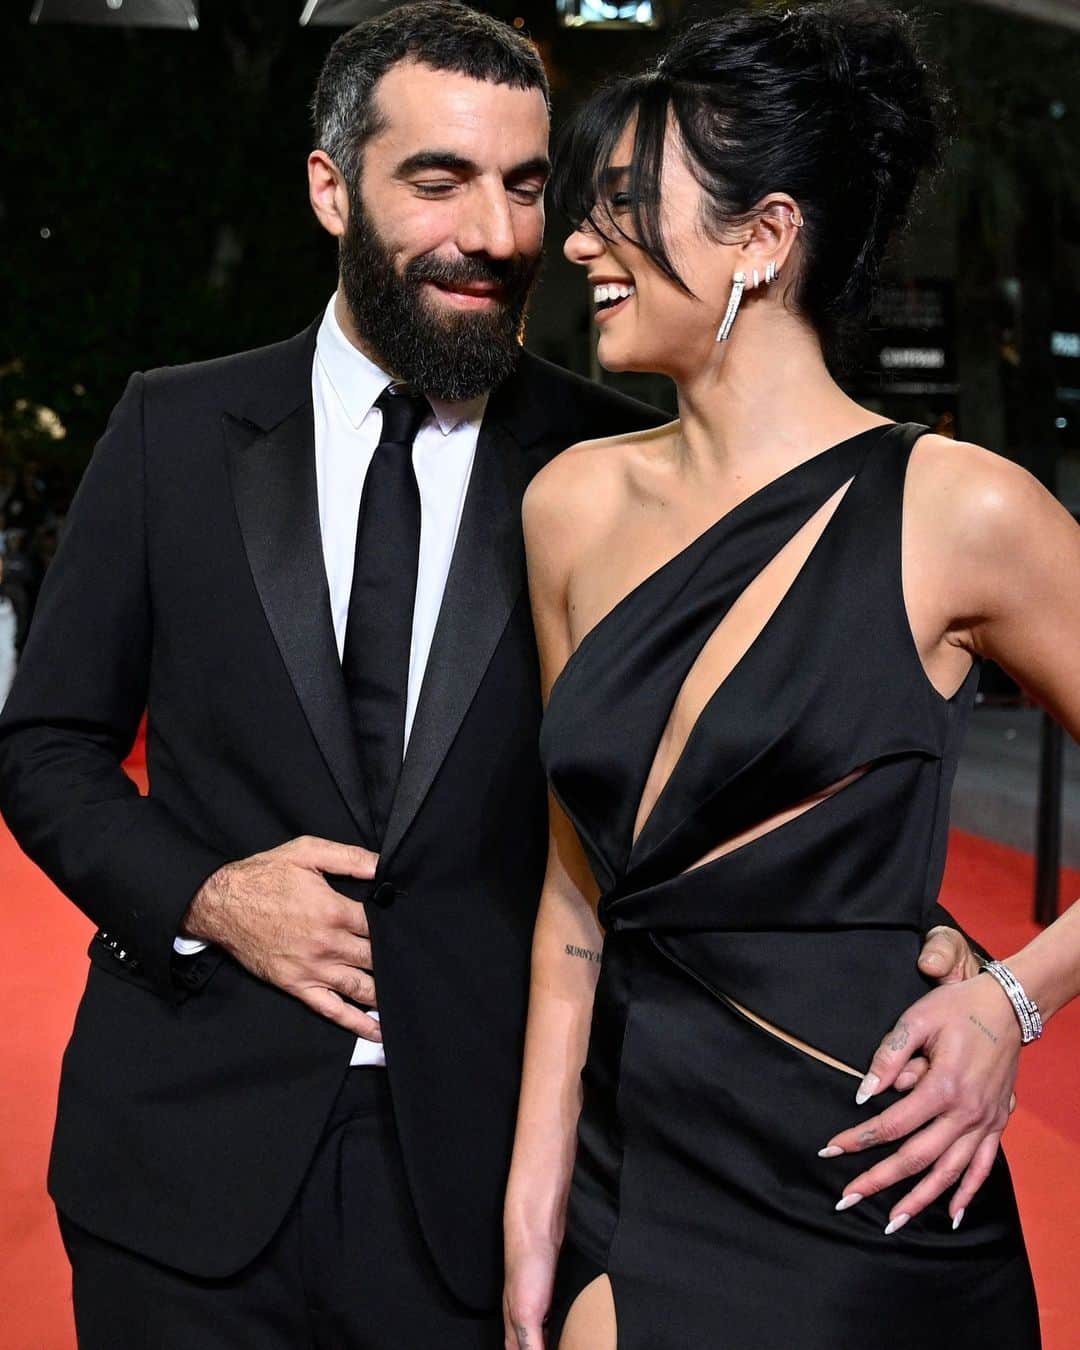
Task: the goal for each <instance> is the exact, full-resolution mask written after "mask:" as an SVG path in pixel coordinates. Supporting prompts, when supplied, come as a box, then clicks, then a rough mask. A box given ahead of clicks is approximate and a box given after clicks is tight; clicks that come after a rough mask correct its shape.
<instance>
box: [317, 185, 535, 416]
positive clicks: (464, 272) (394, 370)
mask: <svg viewBox="0 0 1080 1350" xmlns="http://www.w3.org/2000/svg"><path fill="white" fill-rule="evenodd" d="M349 195H350V209H349V226H348V229H347V230H346V232H345V234H344V236H343V238H342V240H341V250H340V268H341V288H342V291H343V292H344V295H345V300H346V303H347V304H348V306H349V312H350V314H351V315H352V320H353V323H354V324H355V325H356V330H357V332H358V333H359V335H360V336H361V338H362V339H363V341H364V343H365V344H366V345H367V346H368V347H369V348H370V349H371V353H372V355H373V356H374V357H376V359H377V360H378V362H379V364H380V365H381V366H382V367H383V369H384V370H385V371H386V372H387V373H388V374H391V375H395V376H397V377H398V379H401V380H404V381H406V382H407V383H408V384H410V385H412V387H413V388H414V389H416V390H417V391H418V392H419V393H422V394H428V395H430V396H431V397H432V398H441V399H447V400H456V399H466V398H474V397H475V396H476V395H477V394H483V393H486V392H487V391H488V390H489V389H494V388H495V386H496V385H497V384H500V383H501V382H502V381H503V380H505V379H506V377H507V376H508V375H509V374H510V373H511V371H513V369H514V367H515V366H516V365H517V361H518V356H519V355H520V353H521V335H522V331H523V327H524V318H525V307H526V305H527V304H528V300H529V293H530V292H531V290H532V287H533V284H534V282H535V281H536V276H537V273H538V272H539V270H540V259H539V258H535V259H530V258H522V257H515V258H510V259H507V260H505V261H504V260H502V259H497V258H488V257H474V258H462V259H460V260H458V261H456V262H450V261H448V260H447V259H444V258H439V257H438V256H436V255H435V254H434V253H423V254H421V255H420V256H419V257H418V258H413V259H412V261H411V262H409V263H408V264H407V265H406V267H405V269H404V272H403V273H401V274H399V273H398V271H397V269H396V267H395V266H394V258H393V254H392V253H391V251H390V250H389V249H388V248H387V247H386V245H385V244H384V243H383V241H382V239H381V238H380V236H379V233H378V231H377V230H376V228H375V224H374V222H373V221H372V220H371V218H370V216H369V215H368V214H367V212H366V211H365V209H364V207H363V204H362V203H361V201H360V194H359V192H352V193H350V194H349ZM425 282H437V283H439V284H440V285H443V286H475V285H476V284H477V283H487V284H489V285H491V284H495V285H498V286H499V287H500V288H501V291H502V296H501V303H499V304H498V305H497V306H496V307H495V308H493V309H491V310H487V311H485V312H483V313H473V312H469V311H464V312H461V313H453V312H448V311H446V310H442V309H438V310H437V309H436V308H435V307H434V306H433V305H431V304H429V303H428V302H427V300H426V299H425V297H424V294H423V284H424V283H425Z"/></svg>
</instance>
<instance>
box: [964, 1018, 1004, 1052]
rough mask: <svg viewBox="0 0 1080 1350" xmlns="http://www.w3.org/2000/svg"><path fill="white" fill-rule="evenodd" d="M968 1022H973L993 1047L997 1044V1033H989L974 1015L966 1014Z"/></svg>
mask: <svg viewBox="0 0 1080 1350" xmlns="http://www.w3.org/2000/svg"><path fill="white" fill-rule="evenodd" d="M968 1021H970V1022H974V1024H975V1025H976V1026H977V1027H978V1028H979V1030H980V1031H981V1032H982V1034H983V1035H984V1036H989V1037H990V1039H991V1040H992V1041H993V1042H994V1044H995V1045H997V1043H998V1038H997V1033H996V1032H994V1031H991V1030H990V1028H989V1027H988V1026H987V1025H986V1023H985V1022H981V1021H980V1020H979V1018H977V1017H976V1016H975V1014H974V1013H968Z"/></svg>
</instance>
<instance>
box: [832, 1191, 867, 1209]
mask: <svg viewBox="0 0 1080 1350" xmlns="http://www.w3.org/2000/svg"><path fill="white" fill-rule="evenodd" d="M861 1199H862V1196H861V1195H860V1194H859V1192H858V1191H852V1192H851V1194H850V1195H845V1196H844V1198H843V1199H842V1200H838V1201H837V1204H836V1212H837V1214H843V1212H844V1210H845V1209H851V1208H853V1206H855V1205H857V1204H858V1203H859V1201H860V1200H861Z"/></svg>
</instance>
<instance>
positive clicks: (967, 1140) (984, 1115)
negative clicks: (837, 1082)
mask: <svg viewBox="0 0 1080 1350" xmlns="http://www.w3.org/2000/svg"><path fill="white" fill-rule="evenodd" d="M1020 1044H1021V1038H1020V1026H1019V1023H1018V1022H1017V1020H1016V1015H1015V1013H1014V1012H1013V1010H1012V1007H1011V1005H1010V1003H1009V1001H1008V999H1007V998H1006V997H1005V994H1004V993H1003V992H1002V990H1001V989H1000V988H999V987H998V985H997V984H996V982H995V981H994V980H992V979H990V978H989V977H987V978H982V977H978V978H975V979H972V980H967V981H965V982H964V983H962V984H953V985H945V986H942V987H940V988H938V989H935V990H933V991H932V992H931V993H929V994H927V995H926V996H925V997H924V998H921V999H919V1001H918V1002H917V1003H915V1004H913V1005H912V1006H911V1007H910V1008H909V1009H908V1010H907V1012H905V1013H904V1014H903V1016H902V1017H901V1018H900V1019H899V1020H898V1021H897V1023H896V1026H895V1027H893V1029H892V1031H890V1032H889V1033H888V1035H887V1036H886V1037H885V1038H884V1040H883V1041H882V1042H881V1044H880V1046H879V1047H878V1049H877V1052H876V1054H875V1055H874V1058H873V1061H872V1063H871V1065H870V1069H869V1071H868V1072H867V1074H866V1077H865V1078H864V1079H863V1081H862V1084H861V1086H860V1088H859V1094H858V1096H857V1097H856V1101H857V1102H858V1103H859V1104H860V1105H862V1104H863V1103H864V1102H865V1101H867V1100H869V1099H870V1098H872V1097H873V1096H875V1095H876V1094H877V1093H879V1092H882V1091H884V1090H885V1089H886V1088H889V1087H893V1086H896V1080H897V1079H898V1078H900V1077H901V1074H902V1073H903V1072H904V1070H905V1067H906V1066H908V1065H909V1062H910V1061H911V1060H912V1058H913V1056H915V1054H916V1052H917V1051H919V1050H921V1051H922V1053H923V1054H924V1055H925V1056H926V1058H927V1059H928V1060H929V1068H928V1069H926V1070H925V1072H923V1073H922V1075H921V1077H920V1078H919V1080H918V1082H917V1083H916V1085H915V1086H914V1087H913V1088H912V1090H911V1092H910V1094H909V1095H908V1096H906V1097H905V1098H904V1099H903V1100H902V1101H899V1102H896V1103H894V1104H893V1105H892V1106H890V1107H888V1108H887V1109H886V1110H885V1111H882V1112H881V1114H880V1115H877V1116H874V1117H872V1118H871V1119H870V1120H867V1121H864V1122H863V1124H861V1125H857V1126H855V1127H854V1128H852V1129H850V1130H845V1131H844V1132H843V1133H842V1134H838V1135H835V1136H834V1137H833V1138H832V1139H830V1140H828V1143H827V1148H828V1149H836V1150H838V1151H839V1152H840V1153H858V1152H861V1151H862V1150H863V1149H868V1148H877V1147H880V1146H881V1145H882V1144H888V1143H892V1142H894V1141H896V1140H900V1139H903V1140H904V1143H903V1144H902V1145H901V1146H900V1148H898V1149H897V1150H896V1151H895V1152H894V1153H892V1154H891V1155H890V1156H889V1157H888V1158H886V1159H884V1161H882V1162H879V1163H877V1164H875V1166H873V1167H871V1168H869V1169H868V1170H867V1171H866V1172H863V1173H861V1174H860V1175H859V1176H857V1177H855V1178H854V1179H853V1180H852V1181H851V1182H849V1184H848V1185H847V1186H846V1187H845V1188H844V1192H843V1196H842V1198H841V1203H842V1204H843V1205H844V1208H846V1209H850V1208H852V1206H854V1205H856V1204H858V1203H859V1200H860V1199H863V1198H865V1197H866V1196H868V1195H874V1194H876V1193H877V1192H878V1191H883V1190H886V1189H887V1188H888V1187H890V1186H896V1185H898V1184H899V1183H901V1182H903V1181H907V1180H909V1179H910V1178H912V1177H916V1176H921V1178H922V1179H921V1180H920V1181H919V1182H918V1183H917V1185H915V1186H914V1188H913V1189H912V1190H910V1191H908V1193H907V1194H906V1195H904V1197H903V1198H902V1199H901V1200H899V1201H898V1202H897V1203H896V1204H895V1205H893V1207H892V1209H891V1210H890V1213H889V1220H890V1222H889V1227H888V1228H887V1229H886V1232H890V1233H892V1232H896V1231H897V1230H898V1229H899V1228H902V1227H903V1225H904V1224H905V1223H907V1221H908V1220H909V1219H911V1218H914V1216H915V1215H916V1214H918V1213H920V1211H922V1210H924V1209H925V1208H926V1207H927V1205H929V1204H931V1203H932V1201H934V1200H936V1199H937V1198H938V1197H939V1196H940V1195H942V1194H943V1193H944V1192H945V1191H947V1190H948V1189H949V1188H950V1187H952V1186H956V1187H957V1189H956V1192H955V1194H954V1195H953V1197H952V1199H951V1200H950V1202H949V1214H950V1215H951V1216H952V1220H953V1227H954V1228H956V1227H958V1226H959V1224H960V1221H961V1220H962V1219H963V1217H964V1211H965V1209H966V1208H967V1206H968V1203H969V1202H970V1201H971V1199H972V1197H973V1196H974V1195H975V1193H976V1191H978V1189H979V1187H980V1186H981V1185H982V1183H983V1182H984V1181H985V1180H986V1178H987V1176H988V1175H989V1172H990V1168H991V1166H992V1165H993V1162H994V1158H995V1156H996V1154H997V1150H998V1145H999V1143H1000V1141H1001V1135H1002V1131H1003V1130H1004V1129H1005V1126H1006V1124H1007V1123H1008V1119H1009V1112H1010V1111H1011V1109H1012V1107H1013V1105H1014V1104H1015V1098H1014V1097H1013V1095H1012V1093H1013V1084H1014V1082H1015V1081H1016V1070H1017V1066H1018V1060H1019V1054H1020ZM900 1086H901V1087H902V1086H904V1084H903V1083H901V1084H900ZM916 1131H917V1133H916ZM823 1153H824V1150H823ZM826 1156H836V1155H835V1154H834V1155H826ZM957 1183H959V1184H957ZM845 1202H846V1203H845Z"/></svg>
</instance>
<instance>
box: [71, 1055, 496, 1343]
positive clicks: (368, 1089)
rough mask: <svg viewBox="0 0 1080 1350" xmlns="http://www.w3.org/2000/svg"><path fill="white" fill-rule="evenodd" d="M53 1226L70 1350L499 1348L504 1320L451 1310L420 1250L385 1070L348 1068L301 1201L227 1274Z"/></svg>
mask: <svg viewBox="0 0 1080 1350" xmlns="http://www.w3.org/2000/svg"><path fill="white" fill-rule="evenodd" d="M198 1184H199V1179H198V1178H197V1177H193V1178H192V1185H193V1186H197V1185H198ZM222 1203H223V1204H224V1203H227V1199H226V1198H225V1197H223V1199H222ZM59 1218H60V1231H61V1233H62V1235H63V1238H64V1245H65V1246H66V1248H67V1252H68V1257H69V1258H70V1260H71V1267H72V1290H73V1297H74V1303H75V1322H76V1327H77V1330H78V1338H79V1347H80V1350H427V1347H432V1348H434V1347H438V1348H439V1350H501V1348H502V1345H503V1332H502V1318H501V1316H500V1315H497V1314H494V1313H492V1314H476V1313H473V1312H471V1311H469V1310H468V1309H466V1308H464V1307H463V1306H462V1305H461V1304H460V1303H458V1302H457V1300H456V1299H455V1298H454V1297H453V1296H452V1295H451V1294H450V1293H449V1292H448V1290H447V1289H446V1287H445V1286H444V1285H443V1283H442V1281H441V1280H440V1278H439V1276H438V1273H437V1272H436V1270H435V1267H434V1264H433V1263H432V1260H431V1256H430V1255H429V1253H428V1250H427V1248H426V1246H425V1245H424V1242H423V1239H422V1237H421V1235H420V1230H419V1227H418V1225H417V1221H416V1216H415V1213H414V1211H413V1205H412V1199H411V1197H410V1195H409V1191H408V1187H407V1185H406V1181H405V1175H404V1171H403V1167H402V1161H401V1151H400V1147H399V1144H398V1139H397V1132H396V1130H395V1129H394V1121H393V1114H392V1111H391V1105H390V1093H389V1087H388V1085H387V1081H386V1073H385V1071H384V1070H382V1069H378V1068H371V1069H367V1068H358V1069H350V1070H349V1072H348V1074H347V1076H346V1080H345V1084H344V1086H343V1088H342V1091H341V1094H340V1096H339V1097H338V1100H337V1102H336V1103H335V1106H334V1110H333V1112H332V1114H331V1117H330V1120H329V1122H328V1123H327V1127H326V1130H325V1131H324V1133H323V1137H322V1140H321V1141H320V1144H319V1148H318V1151H317V1152H316V1155H315V1158H314V1160H313V1162H312V1165H311V1168H310V1170H309V1172H308V1175H307V1177H306V1178H305V1181H304V1184H303V1187H302V1189H301V1192H300V1195H299V1198H298V1199H297V1201H296V1203H295V1204H294V1205H293V1207H292V1209H291V1210H290V1211H289V1214H288V1216H287V1217H286V1219H285V1221H284V1223H283V1224H282V1227H281V1228H280V1230H279V1231H278V1233H277V1235H276V1236H275V1238H274V1240H273V1241H272V1242H271V1243H270V1245H269V1246H268V1247H267V1248H266V1249H265V1251H263V1252H262V1253H261V1254H260V1256H258V1257H257V1258H256V1260H255V1261H253V1262H252V1263H251V1265H250V1266H248V1267H246V1268H245V1269H244V1270H242V1271H241V1272H240V1273H239V1274H237V1275H233V1276H230V1277H229V1278H228V1279H223V1280H203V1279H196V1278H194V1277H192V1276H190V1275H184V1274H182V1273H181V1272H179V1271H176V1270H172V1269H170V1268H168V1267H166V1266H159V1265H157V1264H155V1263H154V1262H152V1261H147V1260H146V1259H144V1258H143V1257H140V1256H138V1255H136V1254H135V1253H133V1252H129V1251H126V1250H125V1249H124V1248H121V1247H116V1246H114V1245H113V1244H112V1243H109V1242H104V1241H102V1240H101V1239H100V1238H97V1237H94V1236H93V1235H92V1234H90V1233H88V1232H86V1231H85V1229H82V1228H80V1227H78V1226H77V1225H76V1224H73V1223H72V1222H71V1221H70V1220H69V1219H67V1218H66V1217H65V1216H64V1215H62V1214H61V1215H60V1216H59ZM167 1221H168V1220H167V1218H165V1217H164V1216H163V1218H162V1222H167Z"/></svg>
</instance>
